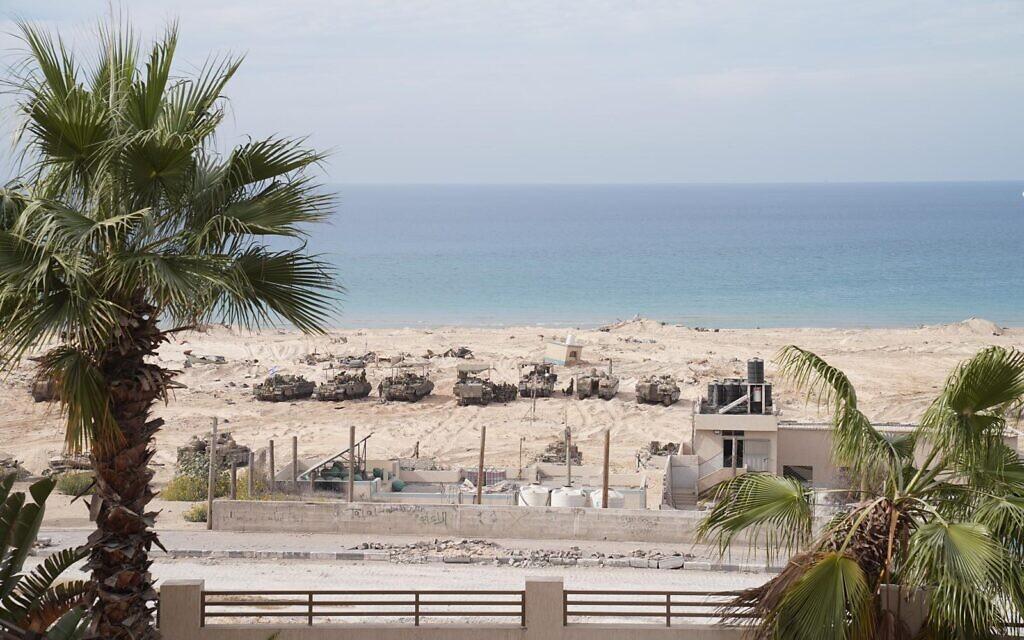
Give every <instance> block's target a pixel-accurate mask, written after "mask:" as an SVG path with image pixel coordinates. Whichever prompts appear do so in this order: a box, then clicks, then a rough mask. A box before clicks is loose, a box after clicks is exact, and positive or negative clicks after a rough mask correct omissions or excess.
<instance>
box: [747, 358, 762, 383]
mask: <svg viewBox="0 0 1024 640" xmlns="http://www.w3.org/2000/svg"><path fill="white" fill-rule="evenodd" d="M747 382H753V383H755V384H761V383H762V382H764V360H762V359H761V358H751V359H750V360H747Z"/></svg>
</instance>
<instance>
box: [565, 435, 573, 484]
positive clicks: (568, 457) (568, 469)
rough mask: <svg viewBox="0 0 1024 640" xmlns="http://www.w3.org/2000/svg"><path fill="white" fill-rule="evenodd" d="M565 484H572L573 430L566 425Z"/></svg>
mask: <svg viewBox="0 0 1024 640" xmlns="http://www.w3.org/2000/svg"><path fill="white" fill-rule="evenodd" d="M565 486H567V487H571V486H572V431H571V430H570V429H569V425H565Z"/></svg>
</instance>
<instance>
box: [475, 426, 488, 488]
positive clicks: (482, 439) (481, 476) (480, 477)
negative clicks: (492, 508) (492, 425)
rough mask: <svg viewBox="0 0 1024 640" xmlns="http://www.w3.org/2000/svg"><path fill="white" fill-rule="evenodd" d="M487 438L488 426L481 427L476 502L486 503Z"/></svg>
mask: <svg viewBox="0 0 1024 640" xmlns="http://www.w3.org/2000/svg"><path fill="white" fill-rule="evenodd" d="M486 440H487V427H480V466H479V467H477V475H476V503H477V504H483V503H484V443H485V441H486Z"/></svg>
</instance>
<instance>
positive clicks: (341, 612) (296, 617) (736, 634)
mask: <svg viewBox="0 0 1024 640" xmlns="http://www.w3.org/2000/svg"><path fill="white" fill-rule="evenodd" d="M694 593H697V595H692V597H691V595H684V594H694ZM726 597H728V593H727V592H664V591H662V592H647V591H594V590H571V591H568V592H567V591H566V590H565V589H564V586H563V584H562V580H561V578H529V579H527V580H526V585H525V588H524V589H509V590H488V589H472V590H422V589H416V590H394V591H392V590H358V591H357V590H337V591H335V590H331V591H313V590H272V591H266V590H254V591H217V590H206V589H205V587H204V584H203V582H202V581H198V580H197V581H168V582H165V583H164V584H163V585H162V588H161V592H160V608H161V613H160V623H161V627H160V631H161V634H162V636H163V638H164V639H165V640H266V639H267V638H268V637H271V636H276V637H277V639H278V640H336V639H337V638H345V639H346V640H662V639H665V640H668V639H670V638H672V639H685V640H740V639H741V638H742V634H743V627H740V626H729V625H722V624H717V623H716V622H717V621H716V620H715V618H717V616H716V615H714V609H715V607H717V606H718V603H720V602H723V601H724V599H725V598H726ZM652 598H657V599H658V603H657V605H658V607H659V609H658V611H657V613H652V611H651V609H650V607H652V606H653V605H652V601H651V600H652ZM595 603H596V604H595ZM691 618H692V619H694V620H703V623H702V624H697V623H695V622H692V621H689V619H691Z"/></svg>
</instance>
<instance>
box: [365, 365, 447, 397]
mask: <svg viewBox="0 0 1024 640" xmlns="http://www.w3.org/2000/svg"><path fill="white" fill-rule="evenodd" d="M433 390H434V383H433V382H431V381H430V378H428V377H427V372H426V369H424V370H423V371H422V372H421V373H416V372H414V371H411V370H409V369H408V368H404V369H403V368H398V367H396V368H394V369H392V372H391V375H390V376H388V377H387V378H384V380H382V381H381V383H380V384H379V385H377V393H378V394H379V395H380V398H381V400H389V401H391V400H399V401H402V402H419V401H420V400H421V399H422V398H425V397H426V396H429V395H430V393H431V392H432V391H433Z"/></svg>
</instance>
